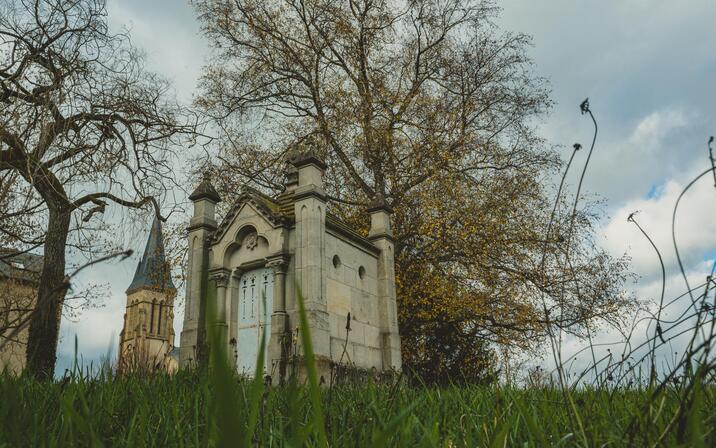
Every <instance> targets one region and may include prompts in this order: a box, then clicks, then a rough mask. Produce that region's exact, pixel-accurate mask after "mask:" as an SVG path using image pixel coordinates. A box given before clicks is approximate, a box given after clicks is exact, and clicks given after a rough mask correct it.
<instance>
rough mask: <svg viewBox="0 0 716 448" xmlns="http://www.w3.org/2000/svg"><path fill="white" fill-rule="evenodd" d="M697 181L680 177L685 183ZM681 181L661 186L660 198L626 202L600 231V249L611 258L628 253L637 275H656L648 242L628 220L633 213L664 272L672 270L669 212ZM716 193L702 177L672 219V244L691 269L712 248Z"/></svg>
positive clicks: (656, 265)
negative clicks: (646, 235) (673, 226)
mask: <svg viewBox="0 0 716 448" xmlns="http://www.w3.org/2000/svg"><path fill="white" fill-rule="evenodd" d="M694 177H695V174H694V172H691V175H689V176H684V179H686V180H688V179H692V178H694ZM685 183H686V182H685V181H676V180H673V179H671V180H669V181H667V182H665V183H664V184H663V185H662V186H660V187H659V189H658V190H659V194H657V195H654V196H652V197H650V198H635V199H631V200H629V201H627V202H626V203H624V205H622V206H621V207H619V208H618V209H617V210H616V211H615V212H614V213H613V218H612V219H611V220H610V221H609V223H607V224H606V226H605V227H604V229H603V243H602V244H603V246H604V247H605V248H607V249H608V250H610V252H611V253H613V254H615V255H618V254H623V253H627V254H629V255H630V256H631V257H632V261H633V265H632V267H633V268H634V270H635V272H637V273H638V274H640V275H642V276H644V277H647V278H649V277H651V276H653V275H657V274H659V273H660V267H659V262H658V258H657V256H656V253H655V251H654V249H653V248H652V247H651V245H650V244H649V242H648V240H647V239H646V238H645V237H644V236H643V235H642V234H641V232H640V231H639V230H638V228H637V227H636V225H634V224H633V223H631V222H628V221H627V218H628V216H629V215H630V214H631V213H632V212H636V211H638V213H637V214H636V215H635V219H636V221H637V222H638V223H639V225H640V226H641V227H642V228H643V229H644V231H645V232H646V233H647V234H648V235H649V237H650V238H651V239H652V240H653V241H654V244H655V245H656V246H657V248H658V249H659V251H660V252H661V254H662V257H663V258H664V263H665V264H666V265H667V269H669V268H674V267H675V263H676V253H675V250H674V244H673V240H672V226H671V223H672V213H673V209H674V206H675V205H676V200H677V199H678V197H679V195H680V194H681V192H682V191H683V189H684V187H685ZM715 200H716V189H715V188H714V185H713V177H712V176H710V175H706V176H704V177H702V178H701V179H700V180H699V181H698V182H697V183H695V184H694V185H693V186H692V187H691V188H690V189H689V191H688V192H687V193H686V194H685V196H684V197H683V198H682V199H681V202H680V203H679V208H678V213H677V216H676V227H675V234H676V241H677V244H678V248H679V253H680V255H681V257H682V259H683V260H682V261H684V260H685V261H686V262H687V263H688V264H689V265H693V263H698V262H701V261H702V260H703V259H704V257H705V256H706V254H708V253H709V252H710V251H712V250H713V249H714V248H716V207H714V201H715Z"/></svg>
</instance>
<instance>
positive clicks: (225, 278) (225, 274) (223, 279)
mask: <svg viewBox="0 0 716 448" xmlns="http://www.w3.org/2000/svg"><path fill="white" fill-rule="evenodd" d="M209 278H210V279H211V280H212V281H214V283H216V286H217V287H219V288H222V287H223V288H226V287H227V286H229V270H228V269H224V268H219V269H215V270H212V271H210V272H209Z"/></svg>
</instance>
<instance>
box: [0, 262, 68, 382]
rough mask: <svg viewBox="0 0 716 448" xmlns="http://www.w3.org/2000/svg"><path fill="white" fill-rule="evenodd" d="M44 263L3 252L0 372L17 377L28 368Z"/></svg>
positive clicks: (0, 265)
mask: <svg viewBox="0 0 716 448" xmlns="http://www.w3.org/2000/svg"><path fill="white" fill-rule="evenodd" d="M42 261H43V260H42V257H41V256H39V255H35V254H30V253H19V252H17V251H13V250H10V249H0V372H2V371H4V370H7V371H8V372H9V373H12V374H15V375H18V374H20V372H22V370H23V369H24V368H25V365H26V361H27V358H26V353H25V352H26V348H27V336H28V331H29V319H30V315H31V313H32V311H33V310H34V309H35V307H36V305H37V282H38V280H39V276H40V272H41V270H42ZM58 319H59V316H58Z"/></svg>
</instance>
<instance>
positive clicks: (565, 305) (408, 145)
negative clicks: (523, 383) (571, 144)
mask: <svg viewBox="0 0 716 448" xmlns="http://www.w3.org/2000/svg"><path fill="white" fill-rule="evenodd" d="M197 11H198V13H199V17H200V19H201V22H202V25H203V31H204V33H205V35H206V36H207V37H208V39H209V40H210V42H211V44H212V47H213V50H214V51H213V58H212V59H211V60H210V63H209V65H208V66H207V68H206V70H205V73H204V75H203V78H202V82H201V93H200V95H199V96H198V98H197V105H198V106H199V107H200V108H202V109H203V110H204V111H205V112H206V113H207V114H208V115H209V116H210V117H211V118H212V119H213V122H214V124H215V125H216V128H217V129H219V130H220V136H221V141H222V142H223V145H222V147H221V148H220V151H219V157H220V160H221V163H222V166H221V167H220V170H218V171H219V172H220V173H222V174H223V175H224V179H220V180H219V183H220V184H222V185H223V188H226V189H227V190H228V189H235V188H236V183H243V182H246V181H251V182H252V183H253V184H254V185H255V186H258V187H260V188H263V189H265V190H278V189H280V188H281V184H282V179H281V178H280V175H281V170H279V169H277V166H278V165H279V163H280V162H281V161H282V160H283V158H284V156H285V154H286V152H287V151H288V150H289V148H291V147H293V146H294V145H296V144H303V145H310V146H311V147H312V148H313V150H315V151H317V152H319V153H320V155H321V156H323V157H324V158H325V159H326V161H327V163H328V166H329V169H328V172H327V191H328V194H329V198H330V199H331V204H332V207H333V212H334V213H336V214H337V215H339V216H340V217H342V218H343V219H344V220H346V221H348V222H350V223H352V224H353V225H356V226H357V227H358V228H361V227H362V228H365V227H366V223H365V222H363V221H362V219H363V218H362V216H364V214H363V213H362V212H363V211H364V208H365V207H366V206H367V204H369V203H370V202H372V201H374V200H376V199H384V200H386V201H387V202H388V203H389V205H391V206H392V207H393V208H394V209H395V214H394V220H395V236H396V239H397V241H396V272H397V277H398V278H397V282H398V300H399V318H400V320H399V324H400V328H401V334H402V338H403V353H404V358H405V359H404V361H405V364H406V366H407V367H409V368H411V369H412V371H414V372H416V373H417V374H419V375H420V376H421V377H423V378H425V379H428V380H431V381H445V380H447V379H452V380H456V379H457V380H469V381H476V380H480V379H484V378H485V372H488V371H489V368H488V367H489V366H491V365H492V364H493V354H492V351H491V349H492V348H493V347H495V346H497V345H499V346H503V347H512V348H520V349H524V348H527V349H529V348H535V347H536V346H538V345H539V344H540V342H542V341H543V340H544V338H545V336H546V334H547V331H548V329H550V328H554V327H559V328H562V329H565V330H567V331H570V332H572V333H575V334H581V333H582V332H583V331H584V330H585V329H586V328H588V326H589V325H594V324H595V323H596V322H597V321H598V319H607V320H611V319H617V318H618V317H619V316H620V314H621V313H622V312H623V310H624V309H625V307H626V306H628V301H627V300H626V299H625V298H624V297H623V295H622V294H621V293H620V291H619V286H620V284H621V282H622V281H623V279H624V274H623V272H624V264H623V260H613V259H611V258H610V257H608V256H607V255H606V254H604V253H603V252H601V251H600V250H598V249H597V248H596V247H594V245H593V244H592V242H591V240H590V237H591V235H592V233H591V227H590V226H591V225H592V224H593V222H594V220H595V218H596V216H595V215H594V214H589V213H587V212H585V211H582V212H580V213H579V215H578V216H577V220H576V223H577V225H576V227H575V231H574V234H573V236H572V237H571V244H570V246H571V247H570V250H569V260H567V258H566V257H565V254H566V253H567V248H566V247H565V245H566V243H565V238H564V237H563V235H564V234H565V232H566V228H567V226H569V221H570V217H571V210H566V208H564V207H562V208H558V209H557V213H556V218H555V219H554V223H553V225H552V226H551V229H550V232H547V223H548V222H549V221H550V216H551V211H552V200H551V199H550V196H551V195H550V191H549V187H548V185H549V182H547V180H548V179H549V176H550V175H553V174H554V173H556V172H557V170H558V169H559V167H560V164H561V162H560V158H559V157H558V156H557V154H556V153H554V152H553V151H552V150H549V149H545V145H544V142H543V141H542V140H541V139H539V138H538V137H537V136H536V135H535V132H534V129H533V127H532V126H531V124H530V123H531V122H532V120H533V119H534V118H535V117H538V116H540V115H541V114H543V113H545V112H546V111H547V110H548V109H549V106H550V101H549V98H548V95H547V90H546V87H545V82H544V80H543V79H541V78H539V77H536V76H534V75H533V73H532V71H531V61H530V60H529V58H528V57H527V56H526V54H525V48H526V46H527V45H528V44H529V38H528V37H527V36H525V35H522V34H510V33H503V32H500V31H499V30H498V29H497V27H496V26H495V25H494V23H493V22H492V19H493V18H494V17H495V15H496V14H497V11H498V9H497V8H496V7H495V5H494V4H493V3H492V2H489V1H461V0H406V1H397V0H396V1H391V0H339V1H331V0H225V1H214V0H212V1H209V0H200V1H198V2H197ZM547 233H549V234H547ZM561 235H562V236H561ZM543 257H544V260H545V261H544V262H542V258H543ZM567 261H569V263H567ZM584 284H587V285H589V286H588V287H587V286H580V287H579V288H577V285H584ZM557 310H558V312H557ZM545 312H546V313H547V315H545Z"/></svg>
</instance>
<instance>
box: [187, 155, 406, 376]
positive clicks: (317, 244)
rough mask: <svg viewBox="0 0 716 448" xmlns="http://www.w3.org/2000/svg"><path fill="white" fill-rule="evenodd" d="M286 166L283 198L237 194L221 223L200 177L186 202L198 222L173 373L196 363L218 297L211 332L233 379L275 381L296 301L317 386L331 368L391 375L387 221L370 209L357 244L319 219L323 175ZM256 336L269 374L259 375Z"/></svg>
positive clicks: (395, 354)
mask: <svg viewBox="0 0 716 448" xmlns="http://www.w3.org/2000/svg"><path fill="white" fill-rule="evenodd" d="M291 154H292V155H291V157H290V158H289V159H288V163H287V170H286V182H285V187H284V190H283V192H282V193H280V194H279V195H278V196H276V197H269V196H267V195H265V194H262V193H261V192H259V191H257V190H255V189H252V188H249V187H244V188H243V189H241V190H240V191H238V192H237V194H236V197H234V198H231V199H232V200H233V204H232V205H231V208H230V209H229V211H228V213H227V214H226V216H225V217H224V219H223V220H222V222H221V223H217V221H216V218H215V206H216V204H217V203H219V202H220V201H221V198H220V197H219V195H218V194H217V192H216V190H215V189H214V188H213V186H212V184H211V181H210V178H209V177H208V176H204V178H203V180H202V181H201V183H200V184H199V185H198V187H197V188H196V190H195V191H194V192H193V193H192V194H191V196H190V197H189V199H190V200H191V201H192V202H193V204H194V215H193V217H192V218H191V220H190V223H189V227H188V231H189V234H188V238H189V241H188V247H189V257H188V273H187V274H188V275H187V282H186V307H185V314H184V323H183V329H182V333H181V348H180V350H179V362H180V365H182V366H187V365H191V363H192V362H195V360H196V359H197V347H201V344H202V338H203V337H204V336H203V334H204V333H203V332H202V331H200V329H202V328H204V325H205V322H207V320H206V316H205V314H206V310H207V309H209V308H207V303H206V301H207V300H208V299H207V297H215V300H216V303H215V306H214V307H213V309H215V310H216V312H215V314H216V316H215V319H211V320H209V322H211V324H212V325H216V327H217V329H218V331H219V334H220V335H221V337H220V338H219V340H221V341H223V342H222V344H225V345H226V347H225V349H226V350H227V355H228V357H229V359H231V360H232V361H233V362H234V363H235V367H236V370H237V371H238V372H239V373H242V374H246V375H254V374H255V372H257V371H263V374H264V375H270V376H271V377H272V378H273V379H274V380H276V379H277V378H279V377H282V376H283V375H285V363H286V360H287V356H288V353H287V352H288V350H289V348H290V347H289V346H290V345H291V343H290V341H291V335H292V334H296V330H297V327H298V323H299V314H298V303H297V293H298V290H299V289H300V291H301V294H302V297H303V298H304V306H305V309H306V314H307V318H308V324H309V327H310V334H311V339H312V344H313V349H314V353H315V357H316V364H317V367H318V370H319V373H320V374H322V375H326V374H327V372H328V371H329V369H330V365H331V363H335V362H338V361H341V362H343V363H351V364H352V365H354V366H356V367H358V368H361V369H376V370H377V371H387V370H392V369H395V370H399V369H400V368H401V353H400V337H399V334H398V321H397V311H396V296H395V269H394V253H393V252H394V240H393V235H392V230H391V219H390V217H391V212H392V211H391V209H390V207H389V206H388V205H387V204H386V203H385V202H384V201H382V202H381V201H379V202H376V203H375V204H374V205H373V206H372V207H371V208H369V209H368V213H369V214H370V230H369V232H368V235H367V237H364V236H362V235H360V234H359V233H358V232H356V231H355V230H353V229H351V228H350V227H349V226H347V225H346V224H345V223H343V222H341V221H340V220H339V219H337V218H336V217H335V216H333V215H332V214H331V213H330V212H328V211H327V210H326V194H325V192H324V190H323V175H324V171H325V169H326V165H325V163H324V162H323V161H322V160H321V159H320V158H319V157H317V156H316V155H315V154H313V153H311V152H300V153H299V152H292V153H291ZM210 288H215V289H213V290H212V294H207V293H206V291H207V290H209V289H210ZM264 297H265V299H264ZM264 303H265V305H264ZM210 308H211V307H210ZM348 322H350V324H349V325H348V324H347V323H348ZM348 326H349V327H350V331H348V330H347V329H346V327H348ZM262 332H265V334H266V341H267V345H266V353H265V355H266V356H265V365H263V366H258V367H259V368H258V369H257V366H256V362H257V355H258V350H259V347H260V337H261V333H262ZM346 335H347V339H348V340H347V341H346ZM286 341H289V343H286ZM299 351H300V350H299ZM299 354H300V353H299Z"/></svg>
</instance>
